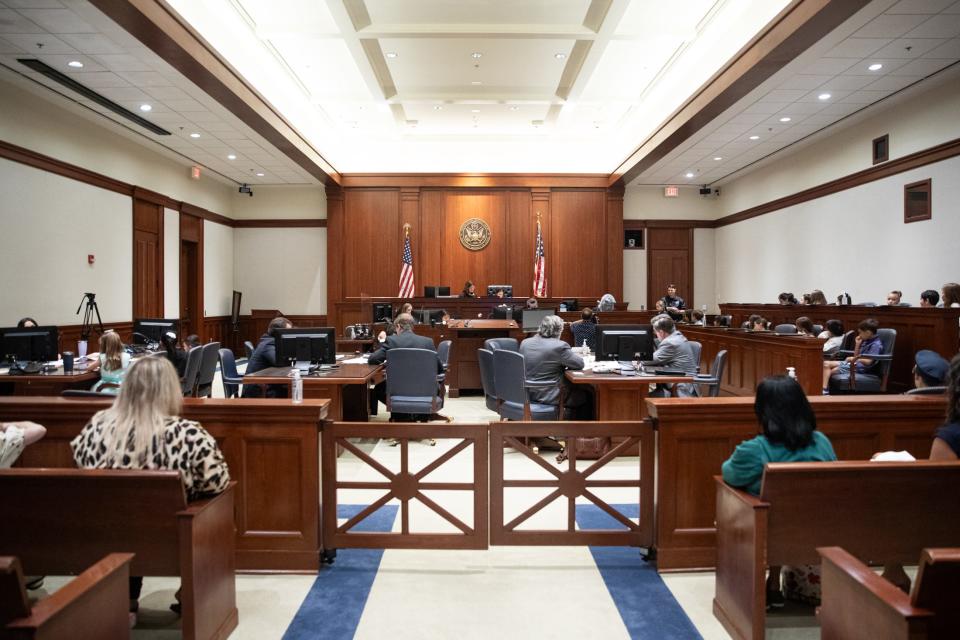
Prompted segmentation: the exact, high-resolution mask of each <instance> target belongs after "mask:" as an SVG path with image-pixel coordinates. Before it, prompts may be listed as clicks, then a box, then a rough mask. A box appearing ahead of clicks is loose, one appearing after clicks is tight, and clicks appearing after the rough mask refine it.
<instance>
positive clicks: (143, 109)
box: [140, 104, 153, 111]
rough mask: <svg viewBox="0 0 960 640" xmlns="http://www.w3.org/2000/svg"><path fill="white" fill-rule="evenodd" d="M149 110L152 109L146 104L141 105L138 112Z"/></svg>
mask: <svg viewBox="0 0 960 640" xmlns="http://www.w3.org/2000/svg"><path fill="white" fill-rule="evenodd" d="M151 109H153V107H151V106H150V105H148V104H142V105H140V111H150V110H151Z"/></svg>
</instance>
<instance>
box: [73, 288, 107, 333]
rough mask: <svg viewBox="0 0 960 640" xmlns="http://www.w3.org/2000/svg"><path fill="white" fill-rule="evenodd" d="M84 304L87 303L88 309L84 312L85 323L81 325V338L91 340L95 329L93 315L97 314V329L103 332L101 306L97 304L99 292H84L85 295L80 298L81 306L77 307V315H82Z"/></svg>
mask: <svg viewBox="0 0 960 640" xmlns="http://www.w3.org/2000/svg"><path fill="white" fill-rule="evenodd" d="M84 304H86V309H85V310H84V312H83V325H81V327H80V339H81V340H89V339H90V334H91V333H92V331H93V315H94V314H96V315H97V330H98V331H99V332H100V333H101V334H102V333H103V321H102V320H101V319H100V308H99V307H98V306H97V294H95V293H85V294H83V297H82V298H81V299H80V306H79V307H77V315H80V309H83V306H84Z"/></svg>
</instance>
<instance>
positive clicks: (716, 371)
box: [707, 349, 727, 398]
mask: <svg viewBox="0 0 960 640" xmlns="http://www.w3.org/2000/svg"><path fill="white" fill-rule="evenodd" d="M726 368H727V350H726V349H721V350H720V351H718V352H717V355H716V356H714V358H713V364H711V365H710V378H711V379H712V380H713V382H711V383H710V385H709V387H710V388H709V389H708V391H707V396H708V397H710V398H716V397H718V396H719V395H720V385H721V384H723V372H724V370H725V369H726Z"/></svg>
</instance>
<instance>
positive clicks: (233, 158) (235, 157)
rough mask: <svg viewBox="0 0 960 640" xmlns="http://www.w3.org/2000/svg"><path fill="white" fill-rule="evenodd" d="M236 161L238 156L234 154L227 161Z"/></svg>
mask: <svg viewBox="0 0 960 640" xmlns="http://www.w3.org/2000/svg"><path fill="white" fill-rule="evenodd" d="M236 159H237V156H235V155H234V154H232V153H231V154H230V155H228V156H227V160H236Z"/></svg>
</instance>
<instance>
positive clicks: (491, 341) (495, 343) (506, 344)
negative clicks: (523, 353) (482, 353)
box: [483, 338, 520, 351]
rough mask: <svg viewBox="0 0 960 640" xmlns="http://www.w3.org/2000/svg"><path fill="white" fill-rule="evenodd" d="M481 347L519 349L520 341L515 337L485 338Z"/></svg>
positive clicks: (494, 349) (495, 349) (493, 349)
mask: <svg viewBox="0 0 960 640" xmlns="http://www.w3.org/2000/svg"><path fill="white" fill-rule="evenodd" d="M483 348H484V349H487V350H489V351H497V350H498V349H506V350H507V351H520V343H519V342H517V339H516V338H487V340H486V341H484V343H483Z"/></svg>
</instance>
